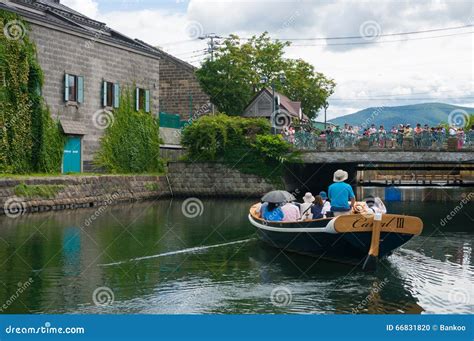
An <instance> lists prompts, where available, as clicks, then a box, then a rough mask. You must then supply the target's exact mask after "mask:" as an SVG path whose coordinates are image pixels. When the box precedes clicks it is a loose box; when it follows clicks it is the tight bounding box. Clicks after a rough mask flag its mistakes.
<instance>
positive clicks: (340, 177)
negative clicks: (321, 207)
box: [328, 169, 355, 217]
mask: <svg viewBox="0 0 474 341" xmlns="http://www.w3.org/2000/svg"><path fill="white" fill-rule="evenodd" d="M348 177H349V175H348V174H347V172H345V171H343V170H342V169H338V170H337V171H336V172H334V178H333V181H334V183H333V184H332V185H331V186H329V189H328V196H329V199H331V211H332V212H334V216H335V217H337V216H339V215H344V214H351V211H352V208H353V207H354V204H355V195H354V191H353V190H352V187H351V185H349V184H348V183H345V182H344V181H345V180H347V178H348ZM348 201H350V203H349V202H348Z"/></svg>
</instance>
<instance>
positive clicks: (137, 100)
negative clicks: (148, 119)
mask: <svg viewBox="0 0 474 341" xmlns="http://www.w3.org/2000/svg"><path fill="white" fill-rule="evenodd" d="M135 110H136V111H138V110H140V89H139V88H136V89H135Z"/></svg>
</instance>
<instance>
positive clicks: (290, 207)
mask: <svg viewBox="0 0 474 341" xmlns="http://www.w3.org/2000/svg"><path fill="white" fill-rule="evenodd" d="M281 210H282V211H283V220H282V221H298V220H300V217H301V216H300V209H299V208H298V206H296V205H295V204H293V203H292V202H287V203H286V204H284V205H283V206H282V207H281Z"/></svg>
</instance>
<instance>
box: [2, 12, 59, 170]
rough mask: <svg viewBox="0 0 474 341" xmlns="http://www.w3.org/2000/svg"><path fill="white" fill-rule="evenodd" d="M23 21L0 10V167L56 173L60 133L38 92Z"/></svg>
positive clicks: (34, 58) (40, 77) (34, 60)
mask: <svg viewBox="0 0 474 341" xmlns="http://www.w3.org/2000/svg"><path fill="white" fill-rule="evenodd" d="M28 28H29V27H28V24H27V23H26V22H24V21H23V20H22V19H21V18H20V17H18V16H17V15H16V14H14V13H10V12H7V11H3V10H0V173H20V174H21V173H32V172H41V173H58V172H60V170H61V160H62V153H63V146H64V136H63V134H62V133H61V131H60V127H59V124H58V122H55V121H54V120H53V119H52V118H51V115H50V113H49V109H48V108H47V106H46V105H45V103H44V101H43V98H42V96H41V89H42V86H43V73H42V70H41V67H40V65H39V63H38V60H37V55H36V46H35V44H34V43H33V42H32V41H31V40H30V39H29V36H28Z"/></svg>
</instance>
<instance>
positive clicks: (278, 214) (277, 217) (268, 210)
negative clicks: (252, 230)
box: [261, 202, 283, 221]
mask: <svg viewBox="0 0 474 341" xmlns="http://www.w3.org/2000/svg"><path fill="white" fill-rule="evenodd" d="M261 210H262V218H263V219H265V220H268V221H282V220H283V211H282V210H281V208H280V207H279V206H278V204H275V203H273V202H269V203H268V204H267V205H265V204H263V205H262V208H261Z"/></svg>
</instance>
